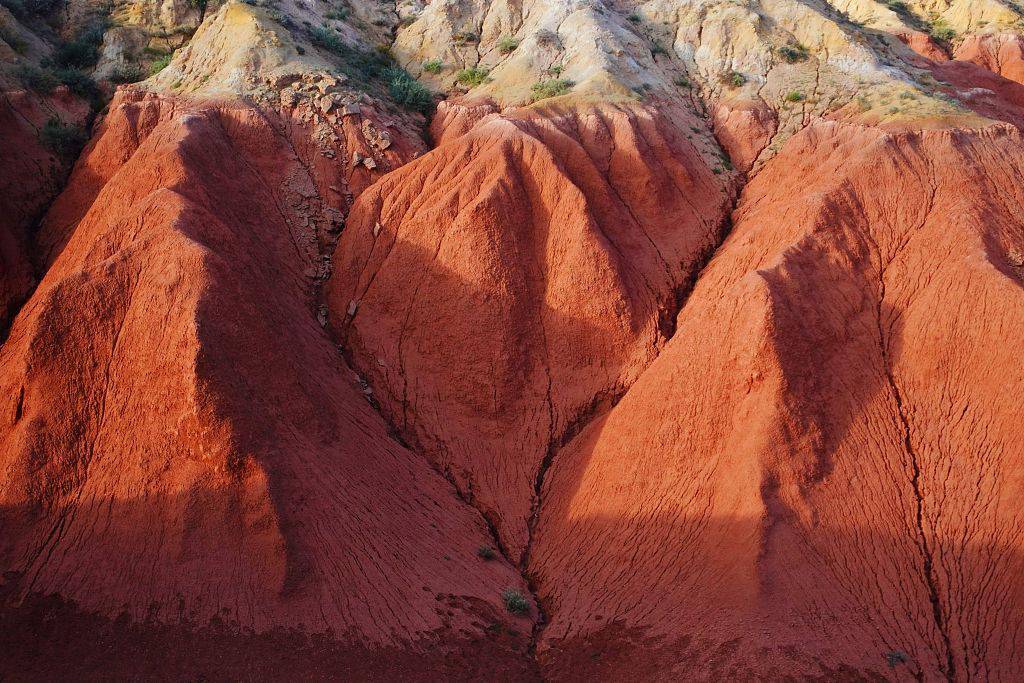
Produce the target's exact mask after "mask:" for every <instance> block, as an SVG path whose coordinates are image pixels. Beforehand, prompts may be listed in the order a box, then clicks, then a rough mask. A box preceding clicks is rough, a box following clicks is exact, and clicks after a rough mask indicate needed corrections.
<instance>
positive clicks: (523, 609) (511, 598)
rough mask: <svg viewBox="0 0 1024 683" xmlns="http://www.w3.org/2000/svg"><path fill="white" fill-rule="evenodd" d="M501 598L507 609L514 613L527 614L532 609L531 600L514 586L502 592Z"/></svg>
mask: <svg viewBox="0 0 1024 683" xmlns="http://www.w3.org/2000/svg"><path fill="white" fill-rule="evenodd" d="M501 600H502V602H504V603H505V609H507V610H508V611H509V612H511V613H512V614H526V613H527V612H529V611H530V601H529V600H527V599H526V598H525V597H524V596H523V594H522V593H520V592H519V591H517V590H515V589H513V588H509V589H507V590H505V591H504V592H503V593H502V594H501Z"/></svg>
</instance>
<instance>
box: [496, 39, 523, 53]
mask: <svg viewBox="0 0 1024 683" xmlns="http://www.w3.org/2000/svg"><path fill="white" fill-rule="evenodd" d="M517 47H519V40H518V39H517V38H513V37H512V36H502V37H501V39H500V40H499V41H498V52H500V53H501V54H503V55H507V54H508V53H510V52H512V51H514V50H515V49H516V48H517Z"/></svg>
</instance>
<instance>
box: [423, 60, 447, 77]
mask: <svg viewBox="0 0 1024 683" xmlns="http://www.w3.org/2000/svg"><path fill="white" fill-rule="evenodd" d="M443 66H444V65H443V64H441V60H440V59H431V60H429V61H426V62H423V70H424V71H426V72H427V73H428V74H434V75H437V74H439V73H441V69H442V68H443Z"/></svg>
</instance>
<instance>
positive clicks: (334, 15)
mask: <svg viewBox="0 0 1024 683" xmlns="http://www.w3.org/2000/svg"><path fill="white" fill-rule="evenodd" d="M324 17H325V18H326V19H327V20H328V21H344V20H345V19H347V18H348V8H347V7H338V8H335V9H329V10H327V14H325V15H324Z"/></svg>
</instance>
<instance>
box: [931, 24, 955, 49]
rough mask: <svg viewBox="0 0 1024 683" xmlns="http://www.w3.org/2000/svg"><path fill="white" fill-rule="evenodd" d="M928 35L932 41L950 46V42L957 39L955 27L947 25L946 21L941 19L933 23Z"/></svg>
mask: <svg viewBox="0 0 1024 683" xmlns="http://www.w3.org/2000/svg"><path fill="white" fill-rule="evenodd" d="M928 35H930V36H931V37H932V40H934V41H936V42H938V43H941V44H943V45H948V44H949V43H950V42H952V41H953V40H955V39H956V31H954V30H953V27H952V26H950V25H949V24H947V23H946V21H945V19H942V18H939V19H935V20H933V21H932V22H931V24H930V26H929V27H928Z"/></svg>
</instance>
